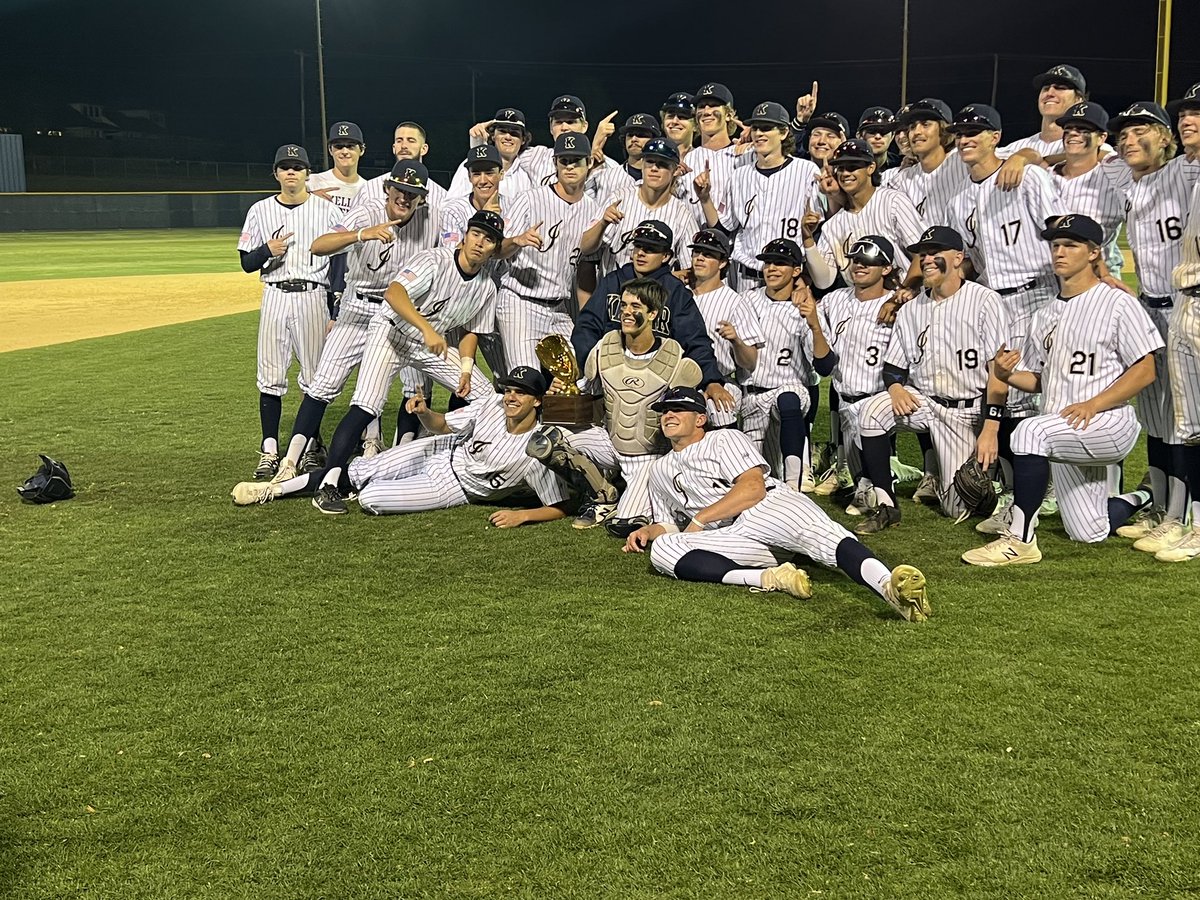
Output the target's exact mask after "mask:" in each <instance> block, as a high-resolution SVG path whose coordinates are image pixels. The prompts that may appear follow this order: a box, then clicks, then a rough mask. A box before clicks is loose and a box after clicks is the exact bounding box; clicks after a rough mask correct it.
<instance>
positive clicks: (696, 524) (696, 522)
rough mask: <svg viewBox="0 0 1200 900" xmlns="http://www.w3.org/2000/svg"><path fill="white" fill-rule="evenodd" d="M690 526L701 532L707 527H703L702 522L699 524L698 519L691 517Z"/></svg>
mask: <svg viewBox="0 0 1200 900" xmlns="http://www.w3.org/2000/svg"><path fill="white" fill-rule="evenodd" d="M690 524H692V525H695V526H696V527H697V528H699V529H700V530H701V531H704V530H705V529H706V528H708V526H707V525H705V524H704V523H703V522H701V521H700V520H699V519H697V518H696V517H695V516H692V521H691V523H690Z"/></svg>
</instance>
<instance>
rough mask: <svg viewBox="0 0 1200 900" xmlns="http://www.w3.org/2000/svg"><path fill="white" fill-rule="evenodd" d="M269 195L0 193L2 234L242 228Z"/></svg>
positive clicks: (250, 193) (242, 192) (235, 192)
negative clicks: (254, 207) (249, 211)
mask: <svg viewBox="0 0 1200 900" xmlns="http://www.w3.org/2000/svg"><path fill="white" fill-rule="evenodd" d="M268 196H270V192H268V191H261V192H260V191H229V192H212V193H195V194H193V193H130V194H72V193H68V194H0V232H14V231H114V230H117V229H124V228H240V227H241V225H242V222H243V221H245V218H246V210H247V209H249V208H250V206H251V205H252V204H253V203H255V202H257V201H258V200H261V199H262V198H263V197H268Z"/></svg>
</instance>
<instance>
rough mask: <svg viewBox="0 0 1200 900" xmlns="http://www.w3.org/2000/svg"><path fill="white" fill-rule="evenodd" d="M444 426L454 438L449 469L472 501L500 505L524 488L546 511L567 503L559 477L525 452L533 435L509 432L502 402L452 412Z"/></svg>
mask: <svg viewBox="0 0 1200 900" xmlns="http://www.w3.org/2000/svg"><path fill="white" fill-rule="evenodd" d="M446 425H447V426H448V427H449V428H450V430H451V431H452V432H453V433H454V438H455V440H454V447H453V449H452V450H451V451H450V464H451V467H452V468H453V469H454V474H455V475H456V476H457V478H458V483H459V486H460V487H461V488H462V490H463V493H464V494H466V495H467V497H469V498H470V499H472V500H487V501H495V500H502V499H504V498H505V497H508V496H510V495H512V494H514V493H517V492H519V491H522V490H524V489H526V488H531V489H532V490H533V492H534V493H535V494H537V497H538V499H539V500H540V501H541V502H542V505H543V506H553V505H554V504H555V503H562V502H563V501H564V500H565V499H566V491H565V489H564V486H563V483H562V482H561V481H559V480H558V477H557V476H556V475H555V474H554V473H553V472H551V471H550V469H548V468H546V466H544V465H542V464H541V463H540V462H538V461H537V460H536V459H533V458H531V457H530V456H528V455H527V454H526V453H525V445H526V444H527V443H529V433H528V432H526V433H524V434H512V433H511V432H509V430H508V419H507V418H506V417H505V415H504V401H503V398H501V397H496V398H495V399H494V400H486V401H481V402H479V403H471V404H468V405H467V406H464V407H463V408H462V409H457V410H454V411H452V412H448V413H446Z"/></svg>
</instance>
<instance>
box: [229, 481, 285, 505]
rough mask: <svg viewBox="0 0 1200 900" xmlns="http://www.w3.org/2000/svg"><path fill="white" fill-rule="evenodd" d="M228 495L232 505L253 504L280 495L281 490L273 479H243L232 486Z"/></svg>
mask: <svg viewBox="0 0 1200 900" xmlns="http://www.w3.org/2000/svg"><path fill="white" fill-rule="evenodd" d="M229 496H231V497H233V505H234V506H254V504H256V503H270V502H271V501H272V500H275V499H276V498H278V497H282V496H283V490H282V489H281V488H280V486H279V484H278V483H277V482H274V481H243V482H241V483H239V484H235V485H234V486H233V490H232V491H231V492H230V494H229Z"/></svg>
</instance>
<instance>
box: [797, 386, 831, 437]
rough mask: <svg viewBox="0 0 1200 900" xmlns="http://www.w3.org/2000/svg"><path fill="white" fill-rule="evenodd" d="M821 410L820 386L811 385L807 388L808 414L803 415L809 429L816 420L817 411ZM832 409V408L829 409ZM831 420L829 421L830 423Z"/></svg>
mask: <svg viewBox="0 0 1200 900" xmlns="http://www.w3.org/2000/svg"><path fill="white" fill-rule="evenodd" d="M820 408H821V386H820V385H819V384H812V385H809V387H808V412H807V413H805V414H804V421H805V423H806V424H807V425H808V427H809V428H812V423H813V422H815V421H816V420H817V410H818V409H820ZM831 408H832V407H831ZM832 421H833V419H830V422H832Z"/></svg>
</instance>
